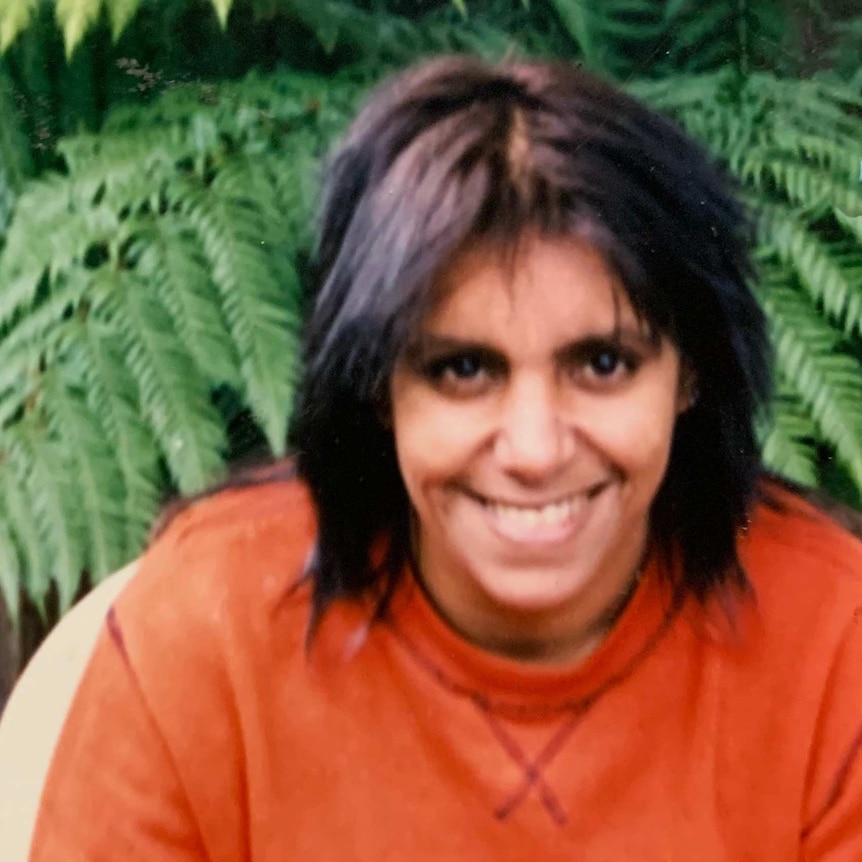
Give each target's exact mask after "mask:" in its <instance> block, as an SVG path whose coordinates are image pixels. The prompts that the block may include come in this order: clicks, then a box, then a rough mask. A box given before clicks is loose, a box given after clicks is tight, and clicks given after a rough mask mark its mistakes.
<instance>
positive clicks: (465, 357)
mask: <svg viewBox="0 0 862 862" xmlns="http://www.w3.org/2000/svg"><path fill="white" fill-rule="evenodd" d="M498 364H499V363H495V362H494V360H493V359H492V358H489V357H486V356H483V355H482V353H481V352H478V351H464V352H462V353H452V354H448V355H446V356H440V357H437V358H435V359H432V360H431V361H430V362H428V363H427V364H426V365H425V366H424V369H423V374H424V376H425V378H426V379H427V380H429V381H430V382H431V383H432V384H433V385H434V386H435V387H437V388H438V389H440V390H441V391H444V392H447V393H451V394H453V395H459V396H460V395H464V396H466V395H475V394H478V393H480V392H484V391H485V389H486V388H487V387H488V386H489V385H490V384H492V383H493V381H494V379H495V378H496V377H497V376H498V374H499V371H500V369H499V368H498V367H497V365H498Z"/></svg>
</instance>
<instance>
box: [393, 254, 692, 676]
mask: <svg viewBox="0 0 862 862" xmlns="http://www.w3.org/2000/svg"><path fill="white" fill-rule="evenodd" d="M440 296H441V299H440V301H439V302H438V304H437V305H436V307H435V309H434V310H433V311H432V313H431V314H430V315H429V317H428V319H427V320H426V321H425V324H424V327H423V328H422V330H421V332H420V334H419V337H418V338H417V340H416V343H415V344H414V345H413V347H411V349H410V350H408V351H407V352H406V354H405V356H404V358H403V359H402V360H401V361H400V362H399V364H398V367H397V369H396V372H395V374H394V375H393V379H392V386H391V403H392V421H393V429H394V435H395V443H396V449H397V453H398V461H399V465H400V469H401V473H402V476H403V478H404V482H405V485H406V488H407V492H408V494H409V496H410V500H411V502H412V505H413V507H414V509H415V513H416V518H417V528H418V529H417V545H418V547H417V558H418V563H419V569H420V576H421V579H422V582H423V583H424V585H425V587H426V589H427V590H428V592H429V594H430V596H431V598H432V600H433V601H434V602H435V603H436V604H437V606H438V608H439V609H440V611H441V612H442V613H443V615H444V616H445V617H446V618H447V619H448V620H449V621H450V623H451V624H452V625H453V626H454V627H455V628H457V629H459V630H460V631H461V632H462V633H463V634H464V635H466V636H467V637H468V638H470V639H472V640H474V641H475V642H477V643H479V644H480V645H482V646H485V647H487V648H489V649H492V650H496V651H500V652H504V653H507V652H508V653H512V654H515V655H521V656H523V657H533V658H536V659H537V660H539V659H541V658H543V657H544V656H550V655H552V654H554V653H555V652H556V653H558V654H559V656H562V655H568V656H573V655H576V654H578V652H579V650H580V651H583V650H584V649H587V648H588V646H589V645H588V643H587V642H588V641H589V639H590V637H591V636H592V635H591V634H590V633H591V632H593V631H594V626H595V623H596V621H597V620H598V619H600V618H602V617H603V615H604V614H605V613H606V612H607V610H608V608H609V607H612V606H613V605H614V604H616V603H617V602H618V601H619V597H620V595H621V594H622V593H624V592H625V591H626V589H627V588H628V586H629V585H630V583H631V581H632V578H633V576H634V574H635V572H636V570H637V567H638V565H639V564H640V561H641V559H642V557H643V553H644V550H645V545H646V541H647V524H648V517H649V509H650V505H651V503H652V501H653V499H654V497H655V495H656V492H657V490H658V488H659V485H660V483H661V481H662V477H663V476H664V473H665V468H666V465H667V461H668V455H669V451H670V446H671V438H672V435H673V429H674V424H675V421H676V417H677V415H678V413H679V412H680V411H681V410H682V409H683V408H684V407H685V402H686V398H685V395H684V393H683V392H682V387H681V385H680V360H679V356H678V353H677V351H676V349H675V348H674V346H673V345H672V344H671V343H670V342H669V341H667V340H664V339H659V340H655V339H651V338H650V334H649V333H648V332H647V331H646V330H645V329H644V327H643V325H641V324H639V323H638V321H637V319H636V316H635V314H634V312H633V310H632V308H631V306H630V304H629V302H628V299H627V296H626V294H625V291H624V290H623V288H622V285H621V284H620V283H619V281H618V279H617V278H616V277H615V276H614V275H613V274H612V272H611V271H610V270H609V269H608V267H607V266H606V265H605V263H604V261H603V259H602V257H601V256H600V255H599V254H598V253H597V252H596V251H595V250H593V249H592V248H591V247H589V246H588V245H585V244H581V243H577V242H575V241H570V240H553V241H550V240H541V239H538V238H530V239H528V240H526V241H525V242H524V243H523V246H522V249H521V251H520V252H519V254H518V257H517V259H516V261H515V264H514V266H506V265H505V264H504V263H503V262H502V260H501V258H500V255H499V254H498V253H497V252H496V251H495V250H494V249H490V248H485V247H478V248H475V249H474V250H472V251H470V252H469V253H466V254H464V255H462V256H461V257H460V258H459V259H458V260H457V261H456V262H455V264H454V265H453V266H452V267H451V269H450V270H449V271H448V273H447V274H446V276H445V277H444V279H443V280H442V283H441V285H440ZM579 644H580V646H579Z"/></svg>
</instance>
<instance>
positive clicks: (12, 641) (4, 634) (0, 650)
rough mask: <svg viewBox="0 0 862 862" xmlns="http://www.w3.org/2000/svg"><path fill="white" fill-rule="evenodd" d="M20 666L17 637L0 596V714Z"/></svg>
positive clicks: (19, 650)
mask: <svg viewBox="0 0 862 862" xmlns="http://www.w3.org/2000/svg"><path fill="white" fill-rule="evenodd" d="M20 665H21V647H20V642H19V639H18V636H17V634H16V632H15V630H14V629H13V628H12V620H11V619H9V611H8V610H7V608H6V603H5V602H4V601H3V598H2V596H0V714H2V712H3V707H4V706H6V700H7V698H8V697H9V692H10V691H11V690H12V684H13V683H14V682H15V678H16V677H17V676H18V668H19V667H20Z"/></svg>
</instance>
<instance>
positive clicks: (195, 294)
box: [130, 214, 242, 389]
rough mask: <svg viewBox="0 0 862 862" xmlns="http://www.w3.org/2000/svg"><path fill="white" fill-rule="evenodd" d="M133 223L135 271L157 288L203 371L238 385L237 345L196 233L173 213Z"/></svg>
mask: <svg viewBox="0 0 862 862" xmlns="http://www.w3.org/2000/svg"><path fill="white" fill-rule="evenodd" d="M136 228H138V229H139V230H136V233H137V235H138V237H139V239H138V240H137V242H136V244H135V245H134V246H133V247H132V248H131V249H130V258H131V259H132V260H134V261H135V270H136V272H137V273H138V274H139V275H140V277H141V278H142V279H144V280H145V281H146V282H147V283H148V284H149V285H150V286H151V287H152V288H154V289H155V290H156V292H157V293H158V295H159V298H160V299H161V301H162V302H163V303H164V305H165V307H166V308H167V310H168V311H169V312H170V315H171V317H172V318H173V320H174V323H175V325H176V327H177V331H178V332H179V334H180V337H181V338H182V341H183V343H184V344H185V346H186V347H187V348H188V351H189V353H190V354H191V355H192V358H193V359H194V361H195V364H196V365H197V367H198V368H200V370H201V371H202V373H203V374H204V376H205V377H206V378H207V379H208V380H209V381H211V383H212V384H219V383H227V384H228V385H230V386H231V387H233V388H234V389H239V388H240V387H241V385H242V377H241V373H240V367H239V358H238V356H237V352H236V347H235V345H234V343H233V339H232V338H231V334H230V331H229V330H228V326H227V323H226V321H225V319H224V315H223V313H222V310H221V307H220V304H219V294H218V291H217V290H216V287H215V285H214V284H213V281H212V278H211V277H210V273H209V269H208V266H207V260H206V257H205V255H204V250H203V248H202V247H201V245H200V242H199V240H198V238H197V236H196V235H195V234H194V232H193V231H192V230H191V229H190V228H189V227H188V226H187V225H185V224H183V223H182V222H181V221H179V220H178V219H177V218H176V217H175V216H173V215H172V214H168V215H166V216H164V217H162V218H150V219H148V220H147V221H146V222H141V223H139V224H138V225H137V226H136Z"/></svg>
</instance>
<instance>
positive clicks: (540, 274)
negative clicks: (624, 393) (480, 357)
mask: <svg viewBox="0 0 862 862" xmlns="http://www.w3.org/2000/svg"><path fill="white" fill-rule="evenodd" d="M423 329H425V331H430V332H432V333H440V334H443V333H445V334H446V335H448V336H452V337H464V338H472V339H486V338H487V339H491V340H494V339H498V338H501V337H512V336H515V335H517V336H518V337H520V338H522V339H523V338H527V339H531V340H535V341H537V342H542V341H543V340H547V339H553V340H554V341H557V340H559V339H560V338H571V337H577V336H578V335H587V334H592V333H611V332H614V331H617V330H619V329H635V330H637V331H639V332H640V331H645V325H644V323H643V322H642V321H639V320H638V316H637V315H636V313H635V311H634V309H633V307H632V304H631V302H630V300H629V297H628V295H627V293H626V290H625V288H624V286H623V284H622V282H621V280H620V279H619V277H618V276H617V275H616V273H615V272H614V270H613V269H612V268H611V267H610V266H609V265H608V263H607V262H606V261H605V259H604V257H603V256H602V255H601V253H600V252H599V251H598V250H597V249H595V248H594V247H593V246H591V245H589V244H587V243H585V242H582V241H578V240H574V239H569V238H563V239H543V238H539V237H527V238H525V239H524V240H523V241H522V242H521V243H519V245H518V247H517V249H516V250H515V251H514V252H509V251H508V250H506V249H501V248H500V247H499V246H492V245H488V244H485V245H478V246H474V247H472V248H470V249H469V250H467V251H466V252H463V253H462V254H461V255H459V256H458V257H457V258H456V260H455V261H454V262H453V264H452V265H451V266H450V267H449V268H448V269H447V270H446V271H445V272H444V273H443V276H442V277H441V279H440V280H439V282H438V284H437V298H436V301H435V303H434V304H433V306H432V309H431V312H430V314H429V315H428V317H427V319H426V320H425V322H424V326H423Z"/></svg>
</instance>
